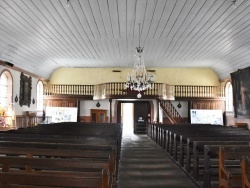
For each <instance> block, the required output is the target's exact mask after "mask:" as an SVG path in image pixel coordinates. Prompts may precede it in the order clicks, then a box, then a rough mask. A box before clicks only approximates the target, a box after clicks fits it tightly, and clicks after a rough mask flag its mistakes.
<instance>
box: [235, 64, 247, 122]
mask: <svg viewBox="0 0 250 188" xmlns="http://www.w3.org/2000/svg"><path fill="white" fill-rule="evenodd" d="M231 79H232V86H233V102H234V114H235V117H236V118H250V67H247V68H245V69H239V70H238V71H236V72H233V73H231Z"/></svg>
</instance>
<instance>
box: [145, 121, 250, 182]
mask: <svg viewBox="0 0 250 188" xmlns="http://www.w3.org/2000/svg"><path fill="white" fill-rule="evenodd" d="M148 130H149V131H150V132H149V134H148V135H149V136H150V137H151V138H152V139H153V140H155V142H157V144H158V145H159V146H160V147H162V148H163V150H165V151H166V152H167V153H168V154H169V155H170V156H172V157H173V159H174V160H175V161H176V162H179V163H180V164H181V166H182V167H183V168H186V167H187V164H188V165H189V170H188V172H190V169H191V168H190V167H191V164H192V163H191V161H192V160H191V157H194V156H193V155H194V154H193V152H194V150H193V143H194V141H200V140H201V141H202V142H203V141H204V143H203V146H204V144H205V142H206V141H208V142H211V144H219V143H212V142H213V141H215V142H221V145H224V144H226V142H227V141H229V144H230V140H231V141H237V142H238V141H239V142H238V143H233V144H236V145H238V144H245V145H249V141H250V137H249V136H250V133H249V132H248V131H246V130H245V129H242V128H235V127H223V126H214V125H210V126H209V125H205V126H203V125H180V126H178V125H172V126H168V125H151V126H150V125H148ZM188 139H190V141H189V143H188ZM189 144H190V145H189ZM233 144H232V145H233ZM203 146H201V147H203ZM202 150H203V152H204V148H203V149H202ZM218 150H219V146H218V145H217V154H216V157H214V156H213V157H214V158H212V160H211V161H210V162H212V164H213V161H214V160H215V161H216V163H217V164H216V165H217V167H216V168H215V169H217V170H216V173H217V174H218ZM199 152H200V153H201V152H202V151H199ZM200 153H197V154H195V155H196V156H198V159H199V156H200ZM185 155H186V158H187V156H189V159H186V161H185V163H184V159H185ZM199 163H200V161H199V160H198V161H197V160H196V162H195V161H194V169H193V171H194V172H193V174H190V175H191V176H195V177H196V181H198V174H199V168H200V167H199V165H198V164H199ZM202 163H203V161H202ZM184 164H185V166H184ZM192 165H193V164H192ZM208 169H209V167H208ZM209 170H210V169H209ZM211 170H212V169H211ZM195 174H196V175H195ZM205 174H206V173H205ZM206 178H208V179H209V178H211V176H210V174H209V173H207V174H206V175H205V177H204V180H203V182H209V185H208V186H207V187H211V181H210V179H209V180H206ZM217 181H218V176H217ZM204 184H205V183H204ZM204 186H205V187H206V185H204Z"/></svg>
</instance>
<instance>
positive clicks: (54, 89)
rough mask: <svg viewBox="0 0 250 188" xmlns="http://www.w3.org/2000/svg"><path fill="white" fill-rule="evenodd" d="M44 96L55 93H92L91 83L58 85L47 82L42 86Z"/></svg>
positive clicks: (91, 94) (54, 94)
mask: <svg viewBox="0 0 250 188" xmlns="http://www.w3.org/2000/svg"><path fill="white" fill-rule="evenodd" d="M44 95H45V96H52V95H53V96H56V95H85V96H86V95H90V96H93V95H94V86H93V85H60V84H48V85H45V86H44Z"/></svg>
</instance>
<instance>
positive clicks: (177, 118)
mask: <svg viewBox="0 0 250 188" xmlns="http://www.w3.org/2000/svg"><path fill="white" fill-rule="evenodd" d="M160 106H161V108H162V109H163V112H165V114H166V115H167V117H168V118H169V120H170V121H171V123H173V124H177V123H184V119H183V118H182V117H181V115H180V114H179V112H178V111H177V110H176V108H175V107H174V106H173V104H172V103H171V102H170V101H165V100H161V101H160Z"/></svg>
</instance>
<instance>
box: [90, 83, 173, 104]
mask: <svg viewBox="0 0 250 188" xmlns="http://www.w3.org/2000/svg"><path fill="white" fill-rule="evenodd" d="M124 86H125V82H118V83H117V82H114V83H105V84H99V85H95V86H94V97H93V98H94V100H99V99H107V98H113V97H114V96H116V97H119V96H129V97H136V95H137V94H138V92H137V91H132V90H130V89H124V88H125V87H124ZM141 94H142V95H143V97H145V96H146V97H150V96H154V97H155V98H158V99H164V100H174V86H171V85H168V84H161V83H154V84H153V87H152V89H148V90H146V91H142V92H141Z"/></svg>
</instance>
